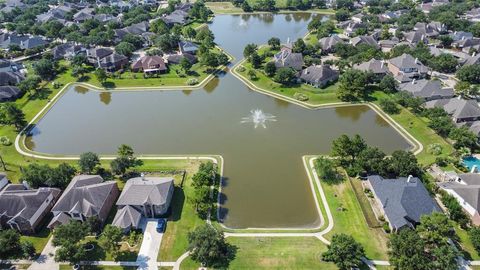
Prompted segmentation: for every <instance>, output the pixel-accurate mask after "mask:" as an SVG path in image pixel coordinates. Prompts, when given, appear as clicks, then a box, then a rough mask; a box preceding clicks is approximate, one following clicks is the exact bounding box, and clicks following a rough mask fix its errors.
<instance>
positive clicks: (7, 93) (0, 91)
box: [0, 85, 22, 189]
mask: <svg viewBox="0 0 480 270" xmlns="http://www.w3.org/2000/svg"><path fill="white" fill-rule="evenodd" d="M21 96H22V91H20V89H18V87H16V86H11V85H3V86H0V102H6V101H14V100H16V99H17V98H19V97H21ZM0 186H1V185H0ZM0 189H1V188H0Z"/></svg>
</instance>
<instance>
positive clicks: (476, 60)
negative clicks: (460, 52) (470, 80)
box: [463, 53, 480, 66]
mask: <svg viewBox="0 0 480 270" xmlns="http://www.w3.org/2000/svg"><path fill="white" fill-rule="evenodd" d="M478 64H480V53H479V54H473V56H470V57H468V58H467V60H466V61H465V63H464V64H463V65H464V66H471V65H478Z"/></svg>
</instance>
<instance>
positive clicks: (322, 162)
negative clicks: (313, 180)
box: [315, 157, 337, 182]
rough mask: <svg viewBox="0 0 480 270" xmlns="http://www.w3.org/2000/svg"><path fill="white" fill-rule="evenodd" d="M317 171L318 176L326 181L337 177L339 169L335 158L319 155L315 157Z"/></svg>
mask: <svg viewBox="0 0 480 270" xmlns="http://www.w3.org/2000/svg"><path fill="white" fill-rule="evenodd" d="M315 171H316V172H317V174H318V177H319V178H320V179H322V180H325V181H326V182H329V181H334V180H336V179H337V170H336V168H335V163H334V162H333V160H331V159H329V158H326V157H318V158H317V159H315Z"/></svg>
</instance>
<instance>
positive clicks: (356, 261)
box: [322, 233, 365, 270]
mask: <svg viewBox="0 0 480 270" xmlns="http://www.w3.org/2000/svg"><path fill="white" fill-rule="evenodd" d="M364 256H365V251H364V249H363V247H362V245H360V244H359V243H358V242H357V241H355V239H353V237H352V236H350V235H347V234H343V233H340V234H334V235H333V236H332V241H331V243H330V245H328V250H327V251H326V252H324V253H323V254H322V260H325V261H328V262H333V263H335V265H336V266H337V267H338V268H339V269H340V270H348V269H352V268H354V267H359V266H360V265H361V264H362V257H364Z"/></svg>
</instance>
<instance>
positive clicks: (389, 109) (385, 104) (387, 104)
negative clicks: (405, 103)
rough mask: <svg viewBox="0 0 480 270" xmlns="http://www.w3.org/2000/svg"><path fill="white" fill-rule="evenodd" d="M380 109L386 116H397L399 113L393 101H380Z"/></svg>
mask: <svg viewBox="0 0 480 270" xmlns="http://www.w3.org/2000/svg"><path fill="white" fill-rule="evenodd" d="M380 107H381V108H382V110H384V111H385V112H386V113H388V114H397V113H398V112H399V111H400V109H399V108H398V106H397V104H396V103H395V101H393V100H390V99H386V98H384V99H381V100H380Z"/></svg>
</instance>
